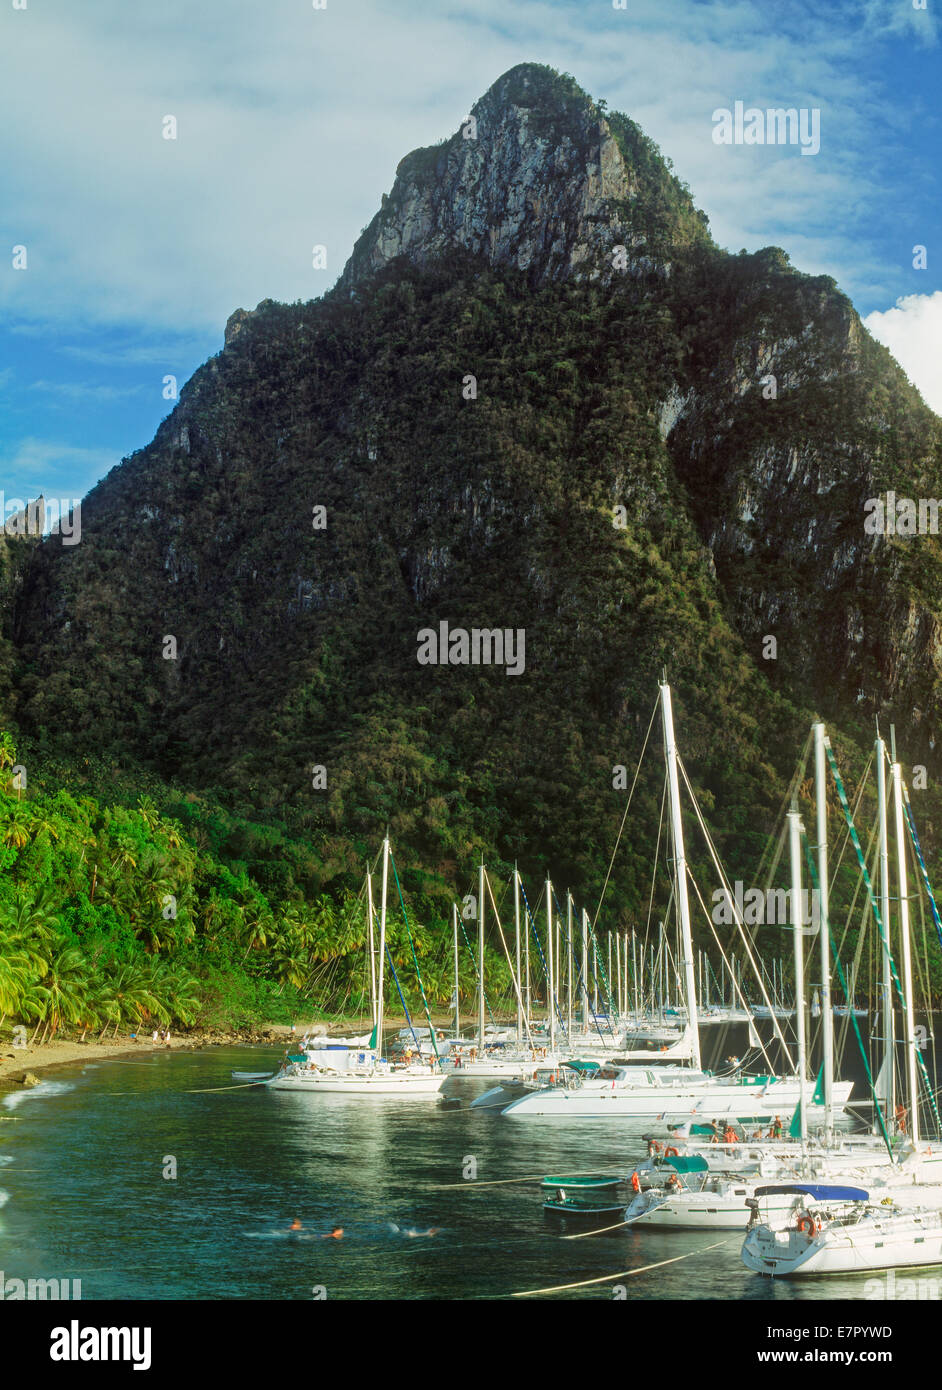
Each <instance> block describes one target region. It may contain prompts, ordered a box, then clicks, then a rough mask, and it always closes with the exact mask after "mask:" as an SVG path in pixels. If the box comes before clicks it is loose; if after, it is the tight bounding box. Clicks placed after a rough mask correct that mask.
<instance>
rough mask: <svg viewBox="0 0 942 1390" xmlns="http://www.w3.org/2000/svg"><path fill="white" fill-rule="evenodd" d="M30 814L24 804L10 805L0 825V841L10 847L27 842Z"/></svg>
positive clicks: (30, 821) (30, 822)
mask: <svg viewBox="0 0 942 1390" xmlns="http://www.w3.org/2000/svg"><path fill="white" fill-rule="evenodd" d="M31 828H32V816H31V815H30V813H29V811H28V810H27V808H26V807H25V806H12V807H11V808H10V810H9V812H8V813H7V817H6V819H5V820H4V821H3V823H2V825H0V843H2V844H4V845H6V846H7V847H8V848H11V849H22V848H23V847H24V845H28V844H29V840H30V830H31Z"/></svg>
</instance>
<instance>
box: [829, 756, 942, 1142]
mask: <svg viewBox="0 0 942 1390" xmlns="http://www.w3.org/2000/svg"><path fill="white" fill-rule="evenodd" d="M824 751H825V753H826V754H827V759H828V765H829V766H830V769H831V774H832V776H833V778H834V781H835V784H836V786H837V794H838V796H839V798H840V802H841V809H842V810H843V812H844V818H845V820H847V822H848V825H849V827H850V830H851V838H852V841H853V845H854V850H855V852H856V855H857V863H858V864H859V866H860V872H861V873H862V874H863V876H864V880H865V882H866V885H867V893H868V894H869V897H870V904H871V907H872V910H873V916H874V920H875V922H876V924H877V927H878V928H879V932H880V940H881V942H882V943H883V950H884V951H885V953H886V959H887V960H888V962H889V966H890V975H891V977H892V980H893V984H894V985H895V987H896V993H897V996H898V998H899V1001H900V1010H901V1013H902V1016H903V1022H904V1023H905V1025H906V1034H907V1037H909V1036H911V1035H912V1031H913V1024H912V1022H911V1019H910V1012H911V1011H910V1010H909V1009H907V1007H906V997H905V995H904V993H903V987H902V985H901V984H900V978H899V974H898V973H897V970H896V961H895V960H894V958H893V952H892V951H891V950H890V941H889V936H888V934H887V926H886V925H885V924H884V922H883V919H882V917H881V915H880V909H879V908H878V907H877V900H876V897H875V896H874V892H873V884H872V882H871V880H870V875H869V874H868V873H867V865H866V861H865V860H864V857H863V851H862V849H861V847H860V840H859V838H858V835H857V828H856V826H855V825H854V821H853V817H852V816H851V813H850V806H849V805H848V803H847V794H846V792H845V791H844V783H843V781H842V779H841V774H840V770H839V768H838V766H837V760H836V758H835V757H834V751H833V749H832V748H831V747H830V746H829V745H826V746H825V750H824ZM900 782H901V784H902V785H903V786H905V784H904V783H902V777H900ZM915 1061H916V1064H917V1066H918V1068H919V1071H920V1072H921V1074H922V1079H923V1083H924V1084H925V1087H926V1090H927V1091H928V1092H929V1097H930V1101H931V1104H932V1110H933V1114H934V1116H935V1122H936V1128H937V1130H942V1119H940V1117H939V1111H938V1108H937V1106H936V1103H935V1096H933V1095H932V1087H931V1084H930V1081H929V1074H928V1072H927V1071H926V1064H925V1062H924V1061H923V1060H922V1053H921V1052H920V1051H919V1050H918V1048H917V1049H915Z"/></svg>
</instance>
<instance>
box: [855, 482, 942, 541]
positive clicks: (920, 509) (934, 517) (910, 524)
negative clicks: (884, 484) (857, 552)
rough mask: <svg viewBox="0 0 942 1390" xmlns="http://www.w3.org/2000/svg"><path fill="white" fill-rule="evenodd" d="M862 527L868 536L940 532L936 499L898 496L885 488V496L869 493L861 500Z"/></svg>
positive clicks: (918, 534) (919, 534) (921, 534)
mask: <svg viewBox="0 0 942 1390" xmlns="http://www.w3.org/2000/svg"><path fill="white" fill-rule="evenodd" d="M864 512H865V513H866V515H865V517H864V531H865V532H866V534H867V535H868V536H937V535H938V534H939V499H938V498H937V497H920V498H919V501H918V502H914V501H913V499H912V498H911V497H897V495H896V493H895V492H888V493H887V494H886V498H885V499H884V498H883V497H868V498H867V500H866V502H865V503H864Z"/></svg>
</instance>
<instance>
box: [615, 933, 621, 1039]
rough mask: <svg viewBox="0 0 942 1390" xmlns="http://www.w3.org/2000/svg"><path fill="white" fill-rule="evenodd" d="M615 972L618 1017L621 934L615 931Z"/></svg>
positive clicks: (619, 1011) (619, 1009)
mask: <svg viewBox="0 0 942 1390" xmlns="http://www.w3.org/2000/svg"><path fill="white" fill-rule="evenodd" d="M615 972H616V976H617V982H618V1017H619V1018H621V1016H622V1006H621V936H620V935H619V934H618V933H617V932H616V933H615Z"/></svg>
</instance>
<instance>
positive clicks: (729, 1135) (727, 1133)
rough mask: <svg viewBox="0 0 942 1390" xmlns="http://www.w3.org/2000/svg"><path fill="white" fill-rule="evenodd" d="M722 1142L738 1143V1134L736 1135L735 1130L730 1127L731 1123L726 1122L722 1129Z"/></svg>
mask: <svg viewBox="0 0 942 1390" xmlns="http://www.w3.org/2000/svg"><path fill="white" fill-rule="evenodd" d="M723 1143H724V1144H738V1143H739V1135H738V1134H737V1133H736V1131H735V1130H734V1129H733V1127H732V1125H731V1124H728V1125H727V1126H726V1128H725V1129H724V1130H723Z"/></svg>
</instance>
